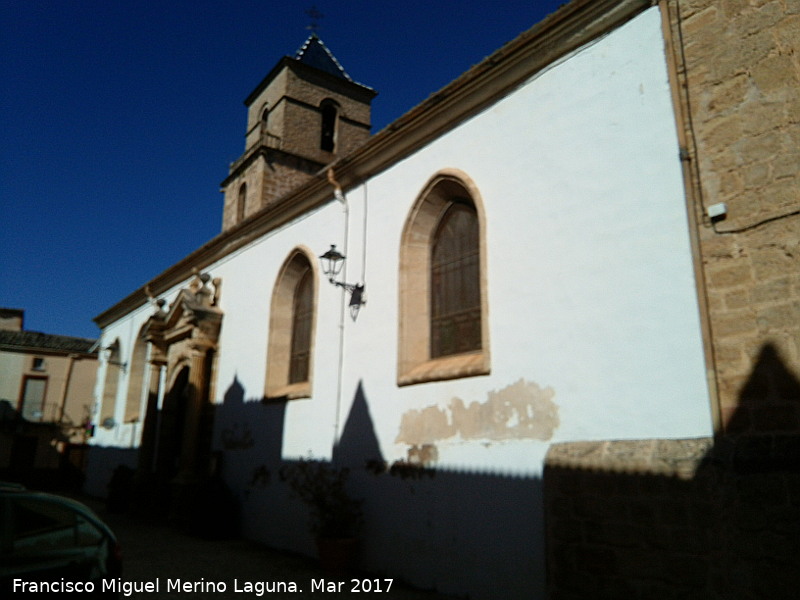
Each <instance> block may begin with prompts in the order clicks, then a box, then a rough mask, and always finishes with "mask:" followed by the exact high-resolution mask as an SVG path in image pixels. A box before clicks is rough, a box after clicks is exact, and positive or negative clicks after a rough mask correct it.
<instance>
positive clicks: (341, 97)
mask: <svg viewBox="0 0 800 600" xmlns="http://www.w3.org/2000/svg"><path fill="white" fill-rule="evenodd" d="M376 94H377V92H375V91H374V90H373V89H371V88H369V87H366V86H364V85H361V84H359V83H356V82H354V81H353V80H352V79H351V78H350V76H349V75H348V74H347V73H346V72H345V70H344V69H343V68H342V65H341V64H339V61H338V60H336V57H334V56H333V54H332V53H331V51H330V50H328V48H327V47H326V46H325V44H323V43H322V40H321V39H320V38H319V37H318V36H317V34H316V33H312V34H311V35H310V36H309V37H308V39H307V40H306V41H305V43H304V44H303V46H302V47H301V48H300V50H298V51H297V54H295V56H293V57H290V56H285V57H283V58H282V59H281V60H280V61H279V62H278V64H277V65H275V67H274V68H273V69H272V70H271V71H270V72H269V73H268V74H267V76H266V77H265V78H264V79H263V80H262V81H261V83H259V84H258V86H257V87H256V89H255V90H253V91H252V93H251V94H250V95H249V96H248V97H247V98H246V99H245V101H244V104H245V106H246V107H247V132H246V134H245V148H244V153H243V154H242V156H241V157H239V159H238V160H236V162H234V163H233V164H231V166H230V170H229V173H228V176H227V177H226V178H225V180H224V181H223V182H222V183H221V184H220V185H221V187H222V191H223V193H224V194H225V204H224V208H223V216H222V230H223V231H226V230H228V229H230V228H231V227H233V226H235V225H237V224H238V223H240V222H242V221H243V220H245V219H247V218H248V217H249V216H250V215H252V214H254V213H256V212H258V211H259V210H261V209H262V208H264V207H266V206H268V205H269V204H271V203H272V202H274V201H275V200H276V199H278V198H280V197H281V196H283V195H284V194H286V193H288V192H289V191H290V190H292V189H294V188H295V187H297V186H298V185H300V184H302V183H303V182H304V181H306V180H307V179H309V178H310V177H311V176H312V175H313V174H314V173H317V172H319V171H320V169H322V168H323V167H324V166H325V165H326V164H328V163H330V162H331V161H333V160H335V159H336V158H339V157H341V156H344V155H346V154H349V153H350V152H352V151H353V150H355V149H356V148H357V147H358V146H360V145H361V144H363V143H364V142H366V141H367V139H368V138H369V135H370V103H371V102H372V99H373V98H374V97H375V96H376Z"/></svg>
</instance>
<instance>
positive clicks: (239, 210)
mask: <svg viewBox="0 0 800 600" xmlns="http://www.w3.org/2000/svg"><path fill="white" fill-rule="evenodd" d="M246 204H247V184H246V183H243V184H242V185H241V186H239V198H238V199H237V200H236V222H237V223H241V222H242V220H243V219H244V209H245V206H246Z"/></svg>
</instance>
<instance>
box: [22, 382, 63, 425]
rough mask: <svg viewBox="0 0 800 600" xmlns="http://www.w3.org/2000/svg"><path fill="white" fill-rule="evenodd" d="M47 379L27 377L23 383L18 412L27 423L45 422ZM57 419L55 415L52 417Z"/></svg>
mask: <svg viewBox="0 0 800 600" xmlns="http://www.w3.org/2000/svg"><path fill="white" fill-rule="evenodd" d="M46 391H47V378H46V377H30V376H26V377H25V378H24V380H23V382H22V399H21V400H20V403H19V407H18V410H19V412H20V414H21V415H22V418H23V419H25V420H26V421H37V422H39V421H44V420H45V403H44V401H45V397H46ZM51 416H52V417H55V415H51Z"/></svg>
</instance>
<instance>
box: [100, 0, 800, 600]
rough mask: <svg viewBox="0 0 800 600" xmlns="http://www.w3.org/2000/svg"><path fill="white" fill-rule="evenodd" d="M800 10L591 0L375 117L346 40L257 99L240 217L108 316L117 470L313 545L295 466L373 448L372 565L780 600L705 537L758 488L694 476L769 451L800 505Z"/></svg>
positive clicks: (284, 67)
mask: <svg viewBox="0 0 800 600" xmlns="http://www.w3.org/2000/svg"><path fill="white" fill-rule="evenodd" d="M798 13H800V10H799V9H798V7H797V6H795V3H794V2H790V1H789V0H772V1H769V0H765V1H759V2H745V1H736V2H734V1H731V2H712V1H711V0H662V1H661V2H657V3H654V2H651V1H649V0H591V1H590V0H573V1H572V2H570V3H568V4H566V5H565V6H563V7H562V8H560V9H559V10H558V11H557V12H555V13H554V14H552V15H550V16H549V17H547V18H546V19H544V20H543V21H542V22H541V23H539V24H537V25H535V26H533V28H532V29H530V30H529V31H527V32H525V33H523V34H522V35H521V36H519V37H518V38H517V39H515V40H513V41H511V42H509V43H508V44H506V45H505V46H504V47H503V48H501V49H500V50H498V51H497V52H496V53H494V54H493V55H491V56H489V57H488V58H487V59H486V60H484V61H483V62H481V63H480V64H478V65H476V66H474V67H472V68H471V69H470V70H468V71H467V72H466V73H465V74H464V75H462V76H461V77H460V78H458V79H457V80H455V81H454V82H452V83H451V84H450V85H448V86H447V87H445V88H444V89H443V90H441V91H440V92H438V93H436V94H434V95H433V96H431V97H430V98H428V99H427V100H425V101H424V102H422V103H421V104H420V105H418V106H417V107H415V108H414V109H412V110H411V111H410V112H408V113H407V114H406V115H404V116H402V117H401V118H399V119H398V120H397V121H395V122H394V123H393V124H391V125H390V126H388V127H387V128H385V129H384V130H382V131H380V132H378V133H377V134H375V135H373V136H371V137H370V136H368V131H369V122H370V118H369V112H370V102H371V100H372V98H373V96H374V92H373V91H372V90H371V89H370V88H368V87H366V86H364V85H361V84H358V83H356V82H354V81H353V80H352V79H351V78H350V76H349V75H348V74H347V73H346V71H345V70H344V68H343V67H342V65H340V64H339V63H338V61H337V60H336V59H335V58H334V57H333V55H332V54H331V53H330V51H329V50H328V49H327V48H326V47H325V46H324V45H323V44H322V42H321V40H320V39H319V38H318V37H316V36H315V35H312V36H311V37H310V38H309V39H308V40H307V42H306V43H305V44H304V46H303V48H302V49H301V50H300V51H299V52H298V54H297V55H296V56H294V57H287V58H284V59H282V60H281V61H280V62H279V63H278V64H277V65H276V67H275V68H274V69H273V70H272V71H270V73H269V74H268V75H267V77H266V78H265V79H264V80H263V81H262V82H261V83H260V84H259V85H258V86H257V87H256V89H255V90H254V91H253V92H252V93H251V94H250V95H249V96H248V97H247V99H246V101H245V104H246V106H247V115H248V118H247V130H246V136H245V140H246V142H245V150H244V153H243V155H242V157H241V158H240V159H239V160H238V161H236V162H235V163H234V164H233V165H232V166H231V169H230V172H229V174H228V176H227V177H226V178H225V180H224V181H223V182H222V187H223V189H224V207H223V218H222V221H223V227H222V233H221V234H220V235H218V236H217V237H215V238H214V239H212V240H211V241H209V242H208V243H207V244H205V245H204V246H203V247H201V248H199V249H198V250H197V251H195V252H194V253H192V254H190V255H189V256H187V257H186V258H185V259H183V260H182V261H180V262H178V263H177V264H175V265H174V266H172V267H171V268H169V269H168V270H166V271H164V272H163V273H161V274H160V275H158V276H156V277H155V278H153V279H152V280H151V281H149V282H147V283H146V284H145V285H143V286H142V287H141V288H140V289H138V290H136V291H133V292H132V293H131V294H130V295H129V296H127V297H126V298H123V299H121V300H120V302H119V303H117V304H116V305H114V306H112V307H110V308H109V309H108V310H106V311H105V312H103V313H102V314H100V315H99V316H98V317H97V318H96V319H95V320H96V322H97V324H98V325H99V326H100V327H101V329H102V336H101V340H100V341H101V347H102V352H101V354H100V356H101V361H100V368H99V374H98V383H97V388H96V391H95V396H96V399H97V409H96V412H95V414H94V416H93V418H94V420H95V421H96V422H97V423H99V424H100V425H101V426H100V427H99V428H98V430H97V433H96V436H95V437H94V438H93V441H92V443H93V448H92V451H91V454H90V468H89V475H88V480H87V490H88V491H90V492H93V493H98V494H100V493H103V492H104V491H105V486H106V485H107V483H108V481H109V480H110V478H111V476H112V473H113V471H114V469H115V468H116V466H117V465H119V464H121V463H122V464H126V465H128V466H129V467H131V468H135V469H136V471H137V476H138V477H139V478H140V480H141V481H147V482H149V484H151V487H152V488H153V489H162V490H164V494H163V496H162V500H163V503H164V504H165V505H169V506H165V508H164V509H165V510H171V511H172V512H173V513H174V514H177V515H180V514H183V515H186V514H188V513H187V512H186V510H185V508H186V507H187V506H188V505H189V504H191V503H190V502H189V499H195V500H196V499H197V498H201V499H202V498H203V493H204V492H203V490H204V489H205V488H204V482H205V481H207V480H208V479H209V478H211V477H215V478H218V479H221V481H223V482H224V483H225V485H226V486H227V488H228V489H229V490H230V491H231V492H232V494H233V496H234V497H235V499H236V503H237V505H238V511H239V513H240V514H241V526H242V530H243V533H244V534H245V535H246V536H247V537H250V538H252V539H255V540H259V541H262V542H265V543H267V544H270V545H272V546H276V547H281V548H287V549H291V550H294V551H299V552H306V553H310V552H312V548H313V540H312V538H311V535H310V534H307V535H306V534H305V531H306V530H305V529H304V525H305V522H306V519H307V513H306V510H305V507H303V506H302V505H298V503H297V502H296V500H294V499H293V498H292V496H291V495H290V493H289V491H288V489H287V487H286V485H285V484H284V483H283V482H282V481H281V480H280V477H279V470H280V468H281V465H283V464H285V463H287V462H291V461H293V460H297V459H299V458H303V457H308V456H313V457H316V458H320V459H325V460H330V461H332V462H333V463H335V464H338V465H345V466H348V467H349V468H350V469H351V480H350V485H351V489H352V491H353V493H354V494H355V495H357V496H359V497H361V498H363V499H364V513H365V514H364V530H363V536H362V537H363V539H362V548H361V555H360V567H362V568H364V569H366V570H372V571H375V572H381V573H386V574H387V575H389V576H394V577H399V578H402V579H405V580H407V581H409V582H411V583H413V584H416V585H419V586H423V587H435V588H437V589H439V590H441V591H444V592H450V593H456V594H469V596H470V597H471V598H497V597H503V598H520V599H521V598H544V597H546V595H547V594H548V593H549V594H550V596H551V597H554V598H581V597H587V595H586V594H587V593H589V592H590V591H596V592H597V593H598V594H599V595H597V596H595V597H627V598H633V597H641V598H656V597H677V596H676V595H675V594H681V593H684V592H686V591H687V590H686V589H684V588H687V587H688V589H689V591H700V592H706V593H708V594H710V593H711V590H714V591H715V592H714V593H717V592H719V590H720V589H723V588H724V589H726V590H729V591H730V590H737V589H738V590H740V591H739V592H738V593H740V594H743V597H746V596H744V594H746V593H747V590H748V589H751V588H752V586H753V585H755V584H754V583H753V582H758V581H760V579H759V577H760V576H761V575H760V574H759V573H758V572H757V571H752V573H755V574H753V575H752V577H751V579H750V580H749V582H750V585H751V588H748V587H747V585H746V583H747V582H745V584H742V582H741V581H739V582H738V583H740V584H741V585H739V587H737V586H736V585H735V584H736V581H735V580H734V579H732V578H729V579H725V578H724V577H723V578H720V577H718V575H719V570H720V569H722V570H723V571H725V569H727V567H730V566H731V565H734V564H736V565H737V566H739V567H741V566H742V565H741V564H740V563H734V562H732V558H731V556H729V555H730V553H731V551H730V550H729V549H726V545H725V544H724V543H723V542H724V539H725V538H724V535H728V534H727V533H724V534H723V533H719V535H717V537H713V536H714V535H716V534H714V533H709V534H704V535H708V536H712V537H713V539H711V538H709V541H708V544H706V545H705V546H704V545H703V544H700V543H697V541H696V540H698V539H700V536H698V535H695V534H696V533H697V531H699V530H700V529H702V527H703V525H704V522H706V523H709V522H711V521H713V519H715V518H717V517H714V516H713V515H716V514H721V513H720V511H716V509H717V508H719V507H723V508H725V510H728V509H729V508H730V507H731V506H734V505H735V506H734V508H736V510H739V508H741V507H740V505H739V504H737V503H736V502H738V500H736V502H734V504H731V502H733V500H731V498H734V500H735V499H736V496H735V491H734V492H732V494H733V496H726V495H725V494H717V495H713V494H711V495H710V496H708V497H706V496H703V493H704V492H703V490H705V491H708V489H709V488H703V487H702V485H700V483H697V484H696V485H697V486H700V487H695V488H692V489H691V490H690V491H687V489H688V488H683V487H680V486H675V487H670V485H668V484H666V483H664V482H665V481H666V482H675V481H690V482H691V481H692V477H693V476H694V474H695V473H701V472H702V473H705V472H706V471H703V468H704V465H707V464H711V465H712V467H713V469H718V468H719V469H722V470H721V471H715V473H717V474H718V475H719V478H718V479H717V480H715V481H722V482H723V483H724V485H722V486H721V487H719V488H718V489H720V490H735V488H736V486H737V485H739V483H741V481H745V480H742V479H740V478H739V475H740V474H741V473H740V472H739V471H737V470H736V469H740V468H741V466H742V464H748V465H751V466H752V465H755V464H757V465H762V466H763V465H765V464H766V465H768V467H764V468H762V470H761V471H759V470H758V469H755V471H753V473H754V474H755V477H756V479H752V480H751V479H746V484H747V485H754V484H753V482H754V481H761V482H763V481H765V479H764V477H766V478H767V480H768V481H769V482H770V485H772V486H777V489H778V491H777V492H776V494H777V497H779V498H780V502H779V503H778V504H779V506H777V508H775V510H776V511H777V513H776V514H780V515H782V517H781V519H783V520H781V519H779V520H778V521H779V522H780V523H785V522H789V521H786V519H787V518H788V517H787V515H791V514H796V513H797V507H798V506H800V502H798V498H797V495H796V494H797V490H798V489H800V486H798V485H796V477H795V478H794V479H792V475H791V474H789V475H786V472H787V468H788V467H787V465H790V464H791V462H792V461H791V458H792V457H793V456H795V455H794V454H793V453H794V452H798V454H797V456H798V457H800V450H798V448H799V446H798V444H797V443H796V440H797V434H798V429H799V428H800V394H798V387H800V385H798V378H799V377H800V368H799V367H798V365H799V364H800V318H799V317H800V269H798V266H799V264H798V263H800V216H799V215H800V199H798V189H799V188H800V186H798V183H799V182H798V175H797V165H798V164H800V154H799V153H798V148H800V127H799V126H798V123H800V119H798V110H800V104H799V103H798V95H797V89H798V86H799V85H800V65H799V64H798V56H800V54H798V53H797V40H798V39H800V25H799V24H798V23H799V21H800V14H798ZM332 246H333V247H332ZM342 255H344V256H342ZM320 258H322V259H323V260H320ZM336 258H344V260H343V261H338V262H337V261H336V260H332V259H336ZM331 262H333V263H336V264H337V266H336V269H340V270H336V269H334V270H333V272H329V271H328V268H327V267H328V266H329V265H330V263H331ZM123 365H127V367H123ZM737 436H739V437H737ZM731 440H734V441H733V442H732V441H731ZM739 440H746V441H745V442H742V443H741V444H740V443H739ZM753 440H756V441H755V442H753ZM765 445H766V446H768V448H767V450H763V449H764V447H765ZM730 448H734V449H733V450H730ZM742 448H747V452H746V453H745V455H746V456H745V458H742V456H743V455H742V454H741V449H742ZM753 448H761V449H762V451H761V454H758V452H755V450H753ZM751 451H753V452H755V454H753V452H751ZM714 452H720V453H722V454H719V455H715V454H714ZM725 452H728V454H725ZM715 457H716V458H715ZM720 457H721V458H720ZM748 457H749V458H748ZM715 461H716V462H715ZM726 461H727V462H726ZM743 461H744V462H743ZM748 461H749V462H748ZM720 465H722V466H721V467H720ZM728 467H730V468H729V469H728V470H727V471H726V470H725V469H726V468H728ZM754 468H755V467H754ZM759 468H761V467H759ZM745 471H746V469H745ZM592 473H594V474H599V475H602V474H604V473H609V474H610V475H611V476H610V477H609V478H608V479H607V480H604V479H602V478H601V479H595V480H592V481H590V482H589V483H590V484H591V483H592V482H593V483H594V484H597V485H584V484H585V483H586V481H585V480H584V477H586V476H589V475H591V474H592ZM749 473H750V472H747V474H746V475H747V477H749V476H750V475H749ZM662 479H663V480H664V481H662ZM642 481H644V482H645V483H644V484H642V483H641V482H642ZM698 481H700V480H699V479H698ZM703 481H706V480H705V479H703ZM598 482H600V483H603V484H605V483H607V484H609V485H610V486H611V487H602V486H600V485H599V484H598ZM737 482H739V483H737ZM776 482H777V483H776ZM640 485H641V487H638V486H640ZM687 485H688V484H687ZM648 486H651V487H652V486H655V489H658V490H661V492H663V495H662V496H659V495H658V494H652V493H651V494H650V495H649V496H648V495H647V489H649V488H648ZM726 486H727V487H726ZM712 487H713V486H712ZM756 487H757V486H756ZM770 489H774V487H773V488H770ZM625 490H634V491H635V494H634V496H635V498H633V499H631V498H629V497H625V493H626V492H625ZM709 493H710V492H709ZM792 494H794V496H792ZM673 495H674V496H675V497H673ZM678 497H679V498H681V500H680V501H676V498H678ZM642 498H644V499H645V500H642ZM647 498H650V500H647ZM686 498H688V499H689V500H685V499H686ZM681 502H683V504H682V503H681ZM195 503H196V502H195ZM698 506H699V507H700V508H698ZM793 507H794V508H793ZM610 508H616V509H618V512H617V513H615V514H607V513H605V512H604V511H605V510H606V509H609V510H610ZM209 510H214V508H213V507H211V508H209ZM217 510H219V509H217ZM731 510H733V509H731ZM742 510H743V511H745V512H743V513H741V514H750V513H747V512H746V510H745V508H742ZM693 511H696V512H693ZM792 511H794V512H792ZM722 512H725V511H724V510H723V511H722ZM734 513H735V511H733V512H730V514H734ZM725 514H729V513H725ZM735 514H739V513H735ZM633 518H639V519H640V520H639V521H637V522H636V523H634V524H631V523H630V522H627V521H625V519H633ZM726 518H728V517H726ZM615 519H616V520H615ZM670 519H671V520H670ZM650 521H652V527H648V526H647V523H648V522H650ZM725 523H727V524H730V523H729V522H728V521H725ZM717 525H719V527H718V530H719V532H722V531H724V532H727V531H728V530H726V529H725V528H724V527H722V526H721V525H720V522H717ZM768 529H769V531H770V532H771V535H772V537H769V539H773V540H774V539H779V540H780V541H781V543H783V544H784V545H783V546H781V549H780V550H779V551H777V550H776V551H774V552H779V553H780V554H781V556H783V555H784V554H785V553H786V552H787V551H788V550H790V549H791V543H792V542H791V537H790V536H789V535H788V533H787V532H789V531H790V527H788V526H787V527H783V526H781V525H778V526H776V527H771V528H768ZM714 531H717V530H716V529H715V530H714ZM659 536H664V537H663V538H661V537H659ZM720 536H723V537H720ZM776 536H777V538H776ZM667 539H668V540H669V542H665V541H664V540H667ZM748 541H750V538H748V537H747V535H745V534H744V533H742V535H740V536H739V537H737V538H736V544H738V545H734V546H730V547H731V548H733V547H736V548H739V547H746V546H747V544H746V542H748ZM659 544H661V546H659ZM659 547H661V548H662V549H663V552H659V550H658V548H659ZM769 552H773V550H764V551H763V553H762V555H759V556H758V557H757V560H758V561H761V560H762V559H765V557H768V555H769ZM712 555H713V556H712ZM710 556H711V558H709V557H710ZM751 556H752V555H751ZM609 557H610V558H609ZM746 558H747V557H746V556H745V559H746ZM781 560H782V559H779V560H778V561H777V563H774V561H773V563H770V564H778V565H779V566H780V567H783V566H785V565H786V564H787V563H786V561H784V562H781ZM648 561H649V562H648ZM656 563H657V564H656ZM759 564H760V563H759ZM750 566H752V565H750ZM681 569H683V570H684V571H685V572H686V573H689V576H688V577H687V578H686V579H681V576H680V575H675V573H674V572H675V571H676V570H678V571H679V570H681ZM715 569H716V570H715ZM725 572H726V573H727V571H725ZM738 572H739V573H741V572H744V571H742V569H739V571H738ZM748 572H751V571H748ZM671 574H672V575H671ZM670 577H672V578H674V579H675V580H676V581H677V582H678V583H680V584H681V585H683V588H680V589H677V588H676V587H675V586H672V584H671V583H670V581H669V580H670ZM726 577H727V575H726ZM637 578H638V579H637ZM723 579H725V582H724V584H723V583H720V581H722V580H723ZM687 582H688V583H687ZM676 585H678V584H676ZM726 586H727V587H726ZM678 587H680V586H678ZM676 589H677V591H676ZM670 594H672V595H670ZM712 597H713V595H712ZM719 597H735V596H730V595H728V596H725V595H724V594H723V595H721V596H719Z"/></svg>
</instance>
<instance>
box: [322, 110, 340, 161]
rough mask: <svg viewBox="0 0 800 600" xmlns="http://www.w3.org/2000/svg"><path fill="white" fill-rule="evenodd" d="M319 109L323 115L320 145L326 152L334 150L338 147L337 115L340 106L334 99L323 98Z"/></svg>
mask: <svg viewBox="0 0 800 600" xmlns="http://www.w3.org/2000/svg"><path fill="white" fill-rule="evenodd" d="M319 109H320V113H321V115H322V127H321V129H320V142H319V147H320V149H322V150H325V151H326V152H333V151H334V148H335V147H336V117H337V114H338V108H337V106H336V103H335V102H334V101H333V100H323V101H322V104H320V107H319Z"/></svg>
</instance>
